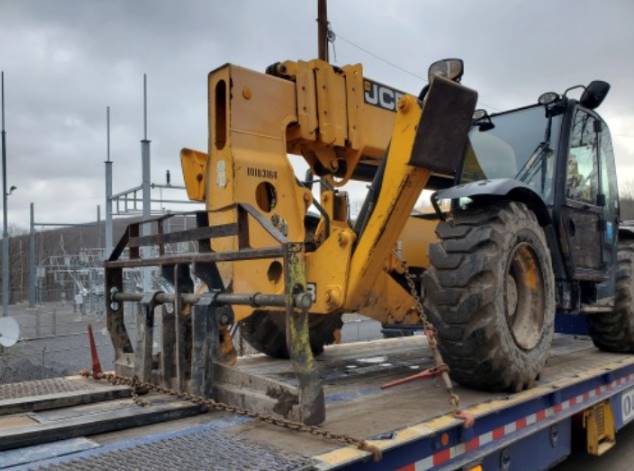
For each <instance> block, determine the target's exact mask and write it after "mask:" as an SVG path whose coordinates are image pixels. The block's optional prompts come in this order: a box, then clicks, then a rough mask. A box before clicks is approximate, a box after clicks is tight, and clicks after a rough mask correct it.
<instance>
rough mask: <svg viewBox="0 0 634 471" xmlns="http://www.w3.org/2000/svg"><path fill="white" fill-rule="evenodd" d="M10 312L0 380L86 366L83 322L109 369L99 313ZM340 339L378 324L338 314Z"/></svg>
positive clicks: (367, 334) (240, 347)
mask: <svg viewBox="0 0 634 471" xmlns="http://www.w3.org/2000/svg"><path fill="white" fill-rule="evenodd" d="M10 309H11V316H12V317H14V318H15V319H16V320H17V321H18V323H19V324H20V335H21V336H20V341H19V342H18V343H17V344H16V345H14V346H12V347H9V348H2V347H0V384H2V383H8V382H16V381H27V380H33V379H43V378H51V377H56V376H65V375H73V374H77V373H78V372H79V371H80V370H81V369H82V368H90V367H91V357H90V346H89V344H88V335H87V326H88V324H90V325H91V326H92V329H93V333H94V336H95V343H96V345H97V350H98V352H99V356H100V359H101V363H102V366H103V368H104V369H106V370H108V369H112V368H113V361H114V351H113V348H112V344H111V342H110V336H109V334H108V331H107V327H106V318H105V314H103V313H102V311H101V312H100V311H96V310H92V309H89V306H87V305H85V306H77V305H75V304H74V303H72V302H54V303H44V304H41V305H38V306H36V307H34V308H29V307H28V305H26V304H22V305H11V307H10ZM159 311H160V308H158V310H157V313H156V327H155V334H154V335H155V345H154V348H155V350H158V349H159V341H158V339H160V322H158V320H159V319H160V317H159V316H160V313H159ZM125 312H126V319H125V324H126V329H127V331H128V334H129V335H130V339H131V341H132V342H133V345H134V342H135V341H136V306H135V305H134V304H130V305H129V306H128V305H127V306H126V308H125ZM343 319H344V327H343V331H342V339H343V341H344V342H350V341H356V340H371V339H376V338H380V337H381V325H380V323H378V322H376V321H372V320H370V319H368V318H365V317H363V316H359V315H356V314H345V315H344V318H343ZM234 341H235V343H236V349H237V351H238V352H239V353H242V354H253V353H256V352H255V350H253V349H252V348H250V346H249V345H248V343H246V342H241V341H240V339H239V330H238V335H237V336H235V337H234Z"/></svg>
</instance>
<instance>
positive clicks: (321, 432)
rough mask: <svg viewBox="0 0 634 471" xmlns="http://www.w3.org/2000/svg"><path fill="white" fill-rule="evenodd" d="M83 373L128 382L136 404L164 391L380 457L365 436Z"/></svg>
mask: <svg viewBox="0 0 634 471" xmlns="http://www.w3.org/2000/svg"><path fill="white" fill-rule="evenodd" d="M80 374H81V375H82V376H84V377H92V378H94V379H96V380H101V381H108V382H109V383H111V384H112V385H114V386H120V385H124V386H130V388H132V400H133V401H134V403H135V404H137V405H139V406H142V407H143V406H146V405H147V402H146V401H144V400H143V399H141V397H140V396H139V393H141V392H142V393H147V392H150V391H153V392H156V393H159V394H166V395H169V396H172V397H175V398H177V399H182V400H185V401H189V402H191V403H193V404H196V405H199V406H201V407H204V408H205V409H207V410H217V411H224V412H230V413H232V414H237V415H241V416H244V417H249V418H251V419H255V420H258V421H260V422H263V423H265V424H269V425H275V426H277V427H282V428H285V429H288V430H293V431H296V432H304V433H308V434H310V435H312V436H315V437H319V438H321V439H323V440H328V441H333V442H337V443H340V444H343V445H346V446H354V447H356V448H358V449H360V450H363V451H367V452H369V453H371V454H372V457H373V458H374V460H375V461H379V460H380V459H381V450H380V449H379V448H378V447H376V446H374V445H371V444H370V443H368V442H367V441H366V440H363V439H360V438H356V437H352V436H350V435H346V434H342V433H335V432H330V431H328V430H326V429H323V428H321V427H317V426H315V425H305V424H303V423H301V422H298V421H296V420H290V419H283V418H281V417H275V416H272V415H266V414H260V413H259V412H255V411H252V410H249V409H243V408H241V407H237V406H232V405H230V404H226V403H224V402H219V401H215V400H213V399H209V398H206V397H203V396H198V395H196V394H191V393H188V392H179V391H176V390H174V389H169V388H166V387H163V386H158V385H156V384H152V383H145V382H142V381H139V379H138V377H137V376H134V377H133V378H127V377H125V376H119V375H116V374H114V373H98V374H97V375H93V374H92V373H91V372H90V371H88V370H82V371H81V373H80Z"/></svg>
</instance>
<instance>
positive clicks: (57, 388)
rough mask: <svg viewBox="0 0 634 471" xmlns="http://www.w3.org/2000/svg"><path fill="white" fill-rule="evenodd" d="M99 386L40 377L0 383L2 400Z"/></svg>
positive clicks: (0, 399) (91, 388)
mask: <svg viewBox="0 0 634 471" xmlns="http://www.w3.org/2000/svg"><path fill="white" fill-rule="evenodd" d="M95 389H98V386H96V385H92V384H90V383H87V382H83V381H73V380H70V379H66V378H50V379H39V380H35V381H23V382H20V383H8V384H0V401H5V400H8V399H20V398H25V397H30V396H43V395H46V394H59V393H65V392H75V391H93V390H95Z"/></svg>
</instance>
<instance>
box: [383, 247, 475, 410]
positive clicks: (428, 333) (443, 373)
mask: <svg viewBox="0 0 634 471" xmlns="http://www.w3.org/2000/svg"><path fill="white" fill-rule="evenodd" d="M394 256H395V257H396V259H397V260H398V261H399V262H400V263H401V266H402V267H403V274H404V276H405V280H406V281H407V286H408V287H409V292H410V294H411V295H412V298H414V302H415V304H416V311H418V317H419V319H420V322H421V324H422V326H423V330H424V331H425V337H426V338H427V343H428V344H429V348H430V349H431V351H432V356H433V358H434V369H435V370H436V371H438V372H439V375H440V377H441V378H442V381H443V384H444V386H445V389H446V390H447V394H449V404H450V405H451V407H452V408H453V414H454V415H456V416H459V417H461V418H462V416H463V415H464V414H463V413H462V412H460V398H459V397H458V395H457V394H456V393H455V392H454V389H453V383H452V382H451V378H450V377H449V366H447V364H446V363H445V361H444V360H443V358H442V355H441V353H440V350H439V349H438V340H437V338H436V328H435V327H434V325H433V324H432V323H431V322H430V321H429V319H427V315H426V314H425V308H424V307H423V302H422V301H421V299H420V295H419V294H418V290H417V289H416V282H415V281H414V275H412V273H411V272H410V271H409V266H408V265H407V262H406V261H405V260H404V259H403V258H402V257H401V256H400V255H399V253H398V252H397V251H396V250H394Z"/></svg>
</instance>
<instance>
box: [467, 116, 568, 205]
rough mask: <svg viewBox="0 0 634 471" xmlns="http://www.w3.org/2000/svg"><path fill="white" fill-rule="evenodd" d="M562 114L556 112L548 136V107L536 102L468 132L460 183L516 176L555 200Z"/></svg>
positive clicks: (496, 117)
mask: <svg viewBox="0 0 634 471" xmlns="http://www.w3.org/2000/svg"><path fill="white" fill-rule="evenodd" d="M561 116H562V115H558V116H553V117H552V118H551V119H552V126H551V127H550V139H548V135H547V130H548V127H549V125H548V121H549V119H548V118H547V117H546V111H545V108H544V107H543V106H541V105H536V106H534V107H531V108H524V109H521V110H517V111H511V112H509V113H503V114H499V115H493V116H491V122H492V123H493V128H492V129H489V130H480V128H479V126H474V127H473V128H472V129H471V132H470V133H469V139H470V142H471V144H470V146H468V148H467V152H466V155H465V161H464V167H463V171H462V177H461V179H460V182H461V183H467V182H471V181H475V180H484V179H492V178H515V179H517V180H519V181H521V182H523V183H525V184H526V185H528V186H530V187H531V188H532V189H533V190H535V191H536V192H537V193H539V194H540V195H541V196H542V198H544V200H545V201H546V202H552V195H553V189H552V186H553V175H554V171H555V151H556V147H557V142H558V141H559V130H560V127H561Z"/></svg>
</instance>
